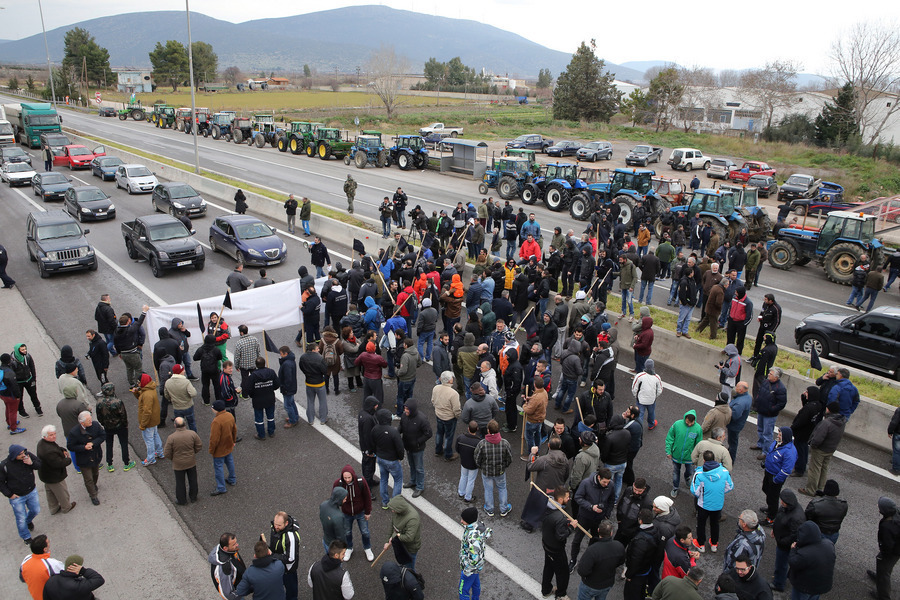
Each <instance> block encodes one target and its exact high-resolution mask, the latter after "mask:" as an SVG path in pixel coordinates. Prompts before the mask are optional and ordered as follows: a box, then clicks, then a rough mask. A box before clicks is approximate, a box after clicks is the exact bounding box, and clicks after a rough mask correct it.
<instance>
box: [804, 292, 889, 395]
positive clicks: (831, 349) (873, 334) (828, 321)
mask: <svg viewBox="0 0 900 600" xmlns="http://www.w3.org/2000/svg"><path fill="white" fill-rule="evenodd" d="M794 339H795V340H796V342H797V345H798V346H799V347H800V350H802V351H803V352H804V353H806V354H809V353H810V352H811V351H812V349H813V348H815V350H816V352H817V353H818V354H819V355H820V356H821V357H823V358H825V357H827V356H833V357H834V358H836V359H838V360H842V361H846V362H848V363H852V364H855V365H859V366H860V367H862V368H863V369H865V370H867V371H871V372H873V373H878V374H879V375H887V376H889V377H893V378H895V379H900V308H898V307H895V306H879V307H877V308H875V309H873V310H872V311H871V312H868V313H865V314H862V315H850V316H849V317H848V316H846V315H843V314H839V313H815V314H813V315H809V316H808V317H806V318H805V319H803V320H802V321H800V322H799V323H798V324H797V327H796V328H795V329H794Z"/></svg>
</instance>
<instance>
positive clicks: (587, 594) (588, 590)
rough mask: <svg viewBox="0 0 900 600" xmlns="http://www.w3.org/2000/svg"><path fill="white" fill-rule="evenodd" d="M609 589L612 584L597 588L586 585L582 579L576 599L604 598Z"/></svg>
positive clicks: (594, 599) (604, 599) (593, 599)
mask: <svg viewBox="0 0 900 600" xmlns="http://www.w3.org/2000/svg"><path fill="white" fill-rule="evenodd" d="M611 589H612V586H610V587H608V588H603V589H602V590H598V589H596V588H592V587H590V586H588V585H586V584H585V583H584V582H583V581H582V582H581V584H579V586H578V600H606V596H607V594H609V590H611Z"/></svg>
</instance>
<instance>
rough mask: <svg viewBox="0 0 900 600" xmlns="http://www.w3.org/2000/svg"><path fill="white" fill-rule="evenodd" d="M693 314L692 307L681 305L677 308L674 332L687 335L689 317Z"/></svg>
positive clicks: (689, 322)
mask: <svg viewBox="0 0 900 600" xmlns="http://www.w3.org/2000/svg"><path fill="white" fill-rule="evenodd" d="M693 313H694V307H693V306H691V305H690V304H681V305H679V307H678V325H677V327H675V331H676V332H678V333H681V335H684V334H686V333H689V328H690V326H691V315H692V314H693Z"/></svg>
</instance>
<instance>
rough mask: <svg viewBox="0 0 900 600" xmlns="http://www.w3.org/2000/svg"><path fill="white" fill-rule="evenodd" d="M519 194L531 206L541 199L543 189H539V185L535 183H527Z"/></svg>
mask: <svg viewBox="0 0 900 600" xmlns="http://www.w3.org/2000/svg"><path fill="white" fill-rule="evenodd" d="M519 196H520V197H521V198H522V203H523V204H527V205H528V206H531V205H532V204H535V203H536V202H537V201H538V200H540V198H541V191H540V190H539V189H538V186H536V185H534V184H533V183H526V184H525V187H523V188H522V191H521V192H520V193H519Z"/></svg>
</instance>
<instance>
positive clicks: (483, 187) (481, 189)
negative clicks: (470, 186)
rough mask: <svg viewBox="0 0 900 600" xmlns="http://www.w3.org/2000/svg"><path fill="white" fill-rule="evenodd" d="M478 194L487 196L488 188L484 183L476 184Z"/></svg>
mask: <svg viewBox="0 0 900 600" xmlns="http://www.w3.org/2000/svg"><path fill="white" fill-rule="evenodd" d="M478 193H479V194H480V195H482V196H487V193H488V186H487V184H486V183H485V182H483V181H482V182H481V183H479V184H478Z"/></svg>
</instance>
